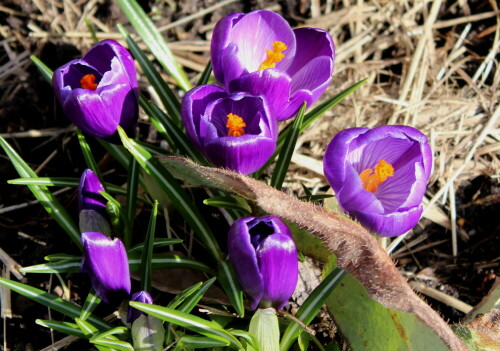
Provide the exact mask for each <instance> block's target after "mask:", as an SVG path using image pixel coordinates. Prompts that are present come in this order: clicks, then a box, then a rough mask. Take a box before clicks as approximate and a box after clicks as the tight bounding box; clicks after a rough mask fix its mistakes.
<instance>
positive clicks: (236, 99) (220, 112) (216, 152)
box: [181, 85, 278, 174]
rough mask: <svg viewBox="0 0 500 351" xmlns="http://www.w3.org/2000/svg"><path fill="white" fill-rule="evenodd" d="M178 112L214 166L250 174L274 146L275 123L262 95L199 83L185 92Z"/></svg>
mask: <svg viewBox="0 0 500 351" xmlns="http://www.w3.org/2000/svg"><path fill="white" fill-rule="evenodd" d="M181 112H182V122H183V123H184V126H185V127H186V132H187V135H188V136H189V138H190V139H191V141H192V142H193V143H194V145H195V146H196V148H197V149H198V150H199V151H200V152H201V153H203V154H204V155H205V156H206V157H207V158H208V160H209V161H210V162H212V163H213V164H214V165H216V166H219V167H225V168H229V169H232V170H234V171H236V172H239V173H242V174H249V173H252V172H255V171H257V170H258V169H259V168H260V167H262V166H263V165H264V164H265V163H266V161H267V160H268V159H269V157H271V155H272V154H273V153H274V150H275V149H276V138H277V136H278V125H277V122H276V120H275V119H274V118H272V117H271V114H270V112H269V109H268V107H267V103H266V101H265V99H264V98H263V97H262V96H253V95H248V94H246V93H237V94H227V93H226V92H225V91H224V89H222V88H220V87H217V86H215V85H202V86H199V87H197V88H194V89H192V90H190V91H189V92H188V93H187V94H186V96H184V98H183V99H182V105H181Z"/></svg>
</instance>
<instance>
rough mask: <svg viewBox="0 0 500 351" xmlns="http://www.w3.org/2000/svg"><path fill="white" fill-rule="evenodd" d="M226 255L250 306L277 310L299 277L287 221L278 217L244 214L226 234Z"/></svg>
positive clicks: (295, 250)
mask: <svg viewBox="0 0 500 351" xmlns="http://www.w3.org/2000/svg"><path fill="white" fill-rule="evenodd" d="M228 251H229V259H230V260H231V263H232V265H233V267H234V269H235V271H236V274H237V276H238V279H239V282H240V284H241V286H242V288H243V290H244V291H245V292H246V293H247V295H248V296H249V297H250V307H251V308H252V309H256V308H257V307H261V308H268V307H273V308H275V309H276V310H280V309H282V308H283V306H284V305H285V304H286V303H287V301H288V299H289V298H290V296H292V293H293V291H294V290H295V286H296V285H297V280H298V261H297V249H296V247H295V242H294V241H293V238H292V234H291V232H290V230H289V229H288V227H287V225H286V224H285V223H284V222H283V221H282V220H281V219H280V218H278V217H274V216H268V217H260V218H259V217H244V218H240V219H238V220H236V221H235V222H234V223H233V225H232V226H231V228H230V229H229V234H228Z"/></svg>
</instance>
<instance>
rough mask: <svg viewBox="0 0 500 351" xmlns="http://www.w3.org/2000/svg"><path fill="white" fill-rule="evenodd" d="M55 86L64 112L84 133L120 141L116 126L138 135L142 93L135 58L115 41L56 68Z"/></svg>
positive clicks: (95, 47)
mask: <svg viewBox="0 0 500 351" xmlns="http://www.w3.org/2000/svg"><path fill="white" fill-rule="evenodd" d="M52 86H53V88H54V92H55V95H56V97H57V99H58V100H59V102H60V103H61V105H62V108H63V111H64V113H65V115H66V117H68V118H69V119H70V120H71V122H73V123H74V124H75V125H76V126H77V127H79V128H80V129H81V130H83V131H84V132H86V133H88V134H90V135H93V136H95V137H98V138H103V139H106V140H108V141H112V142H114V141H117V140H118V137H117V134H116V127H117V126H121V127H122V128H123V129H125V131H126V132H127V133H128V134H129V135H135V129H136V124H137V118H138V111H139V95H138V94H139V93H138V85H137V78H136V71H135V65H134V60H133V58H132V56H131V55H130V53H129V52H128V51H127V50H126V49H125V48H124V47H123V46H121V45H120V44H118V43H117V42H116V41H114V40H104V41H101V42H99V43H97V44H96V45H94V46H93V47H92V48H91V49H90V50H89V51H88V52H87V54H86V55H85V56H83V58H81V59H76V60H73V61H70V62H68V63H67V64H65V65H63V66H62V67H59V68H58V69H56V70H55V71H54V75H53V78H52Z"/></svg>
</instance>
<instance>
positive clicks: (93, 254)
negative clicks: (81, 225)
mask: <svg viewBox="0 0 500 351" xmlns="http://www.w3.org/2000/svg"><path fill="white" fill-rule="evenodd" d="M82 242H83V260H82V268H81V270H82V272H83V273H88V275H89V276H90V281H91V282H92V286H93V287H94V289H95V291H96V293H97V295H98V296H99V297H100V298H101V299H102V300H103V301H104V302H107V303H110V304H114V305H119V304H120V302H121V301H122V300H123V299H126V298H127V297H128V296H129V294H130V271H129V266H128V258H127V251H126V250H125V246H124V245H123V243H122V242H121V241H120V240H119V239H117V238H115V239H110V238H108V237H107V236H106V235H104V234H101V233H96V232H86V233H82Z"/></svg>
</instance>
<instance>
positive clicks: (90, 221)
mask: <svg viewBox="0 0 500 351" xmlns="http://www.w3.org/2000/svg"><path fill="white" fill-rule="evenodd" d="M99 191H104V187H103V186H102V184H101V181H100V180H99V177H98V176H97V175H96V174H95V173H94V172H92V171H91V170H90V169H86V170H85V171H83V173H82V176H81V178H80V185H79V186H78V207H79V226H80V231H81V232H82V233H83V232H99V233H103V234H108V235H109V234H110V233H111V228H110V226H109V217H108V214H107V212H106V203H107V201H106V199H105V198H104V196H102V195H101V194H100V193H99Z"/></svg>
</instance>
